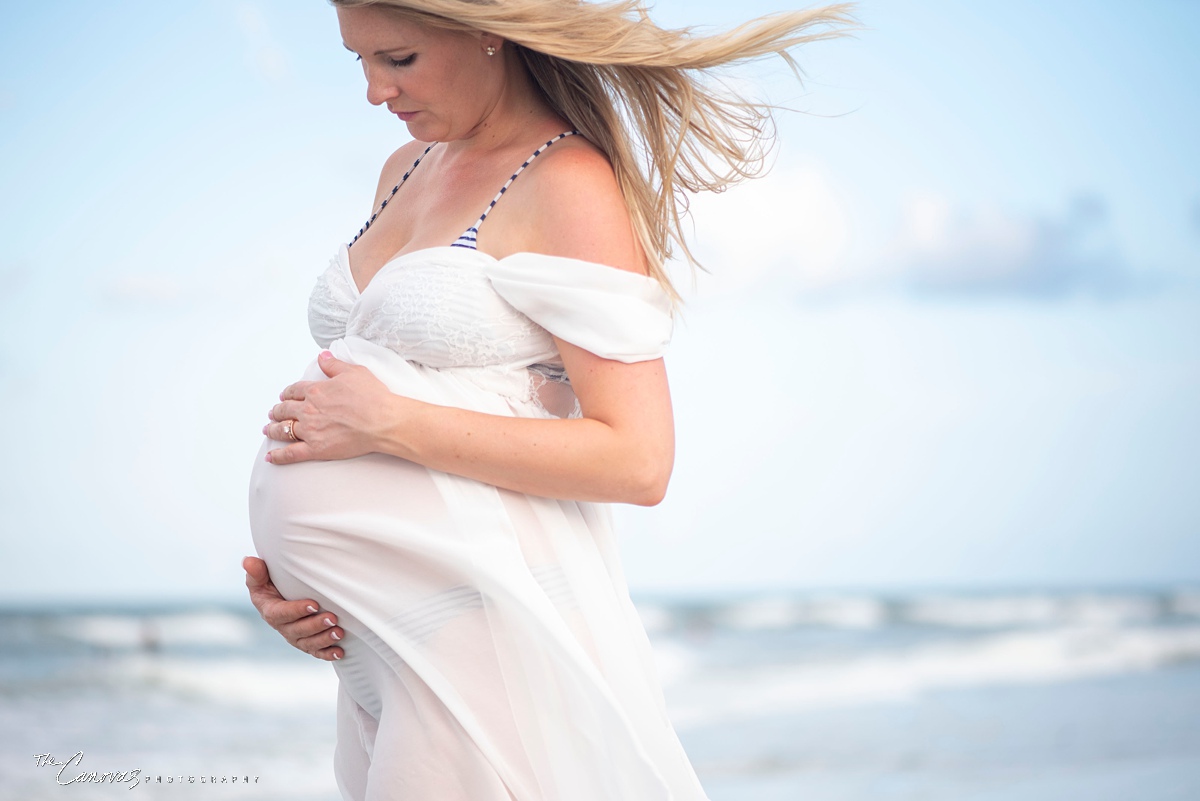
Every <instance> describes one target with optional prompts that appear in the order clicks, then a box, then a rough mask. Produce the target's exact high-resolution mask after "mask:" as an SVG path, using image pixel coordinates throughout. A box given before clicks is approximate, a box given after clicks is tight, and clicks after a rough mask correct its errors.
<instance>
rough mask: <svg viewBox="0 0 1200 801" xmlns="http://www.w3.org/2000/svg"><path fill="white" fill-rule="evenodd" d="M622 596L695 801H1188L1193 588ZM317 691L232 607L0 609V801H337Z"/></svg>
mask: <svg viewBox="0 0 1200 801" xmlns="http://www.w3.org/2000/svg"><path fill="white" fill-rule="evenodd" d="M634 600H635V602H636V604H637V607H638V611H639V612H640V614H641V616H642V619H643V622H644V624H645V626H646V629H647V631H648V632H649V634H650V637H651V641H652V643H653V645H654V651H655V657H656V660H657V663H658V669H659V673H660V677H661V680H662V682H663V687H664V693H665V695H666V698H667V704H668V707H669V710H670V712H671V718H672V721H673V722H674V725H675V728H676V730H677V731H678V733H679V736H680V739H681V740H682V742H683V744H684V747H685V748H686V749H687V751H688V754H689V756H690V757H691V759H692V763H693V764H694V765H695V767H696V771H697V773H698V774H699V776H700V779H701V781H702V782H703V784H704V786H705V789H706V790H707V792H708V794H709V796H710V798H711V799H712V801H867V799H869V800H870V801H891V800H893V799H894V800H895V801H901V800H903V801H917V799H920V800H921V801H943V800H945V801H1018V799H1019V801H1067V800H1070V801H1074V800H1075V799H1081V800H1083V801H1134V800H1135V799H1136V801H1185V800H1186V801H1195V800H1196V799H1200V587H1160V588H1151V589H1145V588H1143V589H1095V590H1087V591H1084V590H1078V589H1075V590H1070V591H1066V590H1059V591H1049V590H1044V589H1038V590H1035V589H1027V590H1021V591H1007V592H990V593H988V592H949V591H941V592H934V591H930V592H908V593H895V594H881V593H866V592H857V593H855V592H844V593H821V594H816V593H787V594H775V595H769V596H767V595H759V596H741V597H711V598H701V597H692V598H678V597H675V598H666V597H657V598H656V597H642V596H638V595H635V596H634ZM335 689H336V679H335V678H334V675H333V669H332V667H331V666H329V665H328V664H325V663H322V662H318V661H316V660H313V659H311V658H310V657H307V656H305V655H303V654H301V653H299V652H297V651H294V650H292V649H291V648H290V647H289V646H288V645H287V644H286V643H285V642H284V641H283V639H282V638H281V637H279V635H277V634H276V633H275V632H273V631H272V630H270V629H269V628H268V627H267V626H266V625H265V624H264V623H263V622H262V621H261V620H259V618H258V615H257V613H256V612H255V611H254V609H253V607H251V606H250V605H249V602H248V601H247V602H246V603H243V604H234V605H222V604H188V605H184V604H175V605H109V606H76V607H67V606H59V607H49V606H47V607H40V608H32V607H31V608H7V609H0V799H3V800H4V801H7V799H13V800H14V801H15V800H16V799H20V800H21V801H43V799H54V800H55V801H58V800H59V799H61V798H63V797H64V796H68V795H69V796H70V797H72V798H87V799H108V798H130V797H135V796H141V797H152V798H163V799H193V798H204V799H214V798H221V799H226V798H229V799H263V800H264V801H266V800H270V801H275V800H276V799H278V801H338V799H339V796H338V792H337V788H336V785H335V784H334V781H333V772H332V749H333V739H334V724H333V721H334V704H335ZM64 763H65V764H64ZM134 771H136V772H137V773H136V775H135V774H134ZM91 772H95V773H106V772H107V773H110V774H113V773H115V774H117V776H115V777H114V780H113V781H112V782H110V783H95V782H84V781H79V782H75V783H74V784H73V785H72V786H71V789H66V788H64V787H62V786H60V785H59V782H60V781H62V782H69V781H70V780H71V779H72V778H74V777H76V776H79V775H80V774H85V775H86V774H88V773H91Z"/></svg>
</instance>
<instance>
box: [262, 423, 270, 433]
mask: <svg viewBox="0 0 1200 801" xmlns="http://www.w3.org/2000/svg"><path fill="white" fill-rule="evenodd" d="M268 426H270V423H268V424H267V425H265V426H263V433H264V434H266V433H267V428H268Z"/></svg>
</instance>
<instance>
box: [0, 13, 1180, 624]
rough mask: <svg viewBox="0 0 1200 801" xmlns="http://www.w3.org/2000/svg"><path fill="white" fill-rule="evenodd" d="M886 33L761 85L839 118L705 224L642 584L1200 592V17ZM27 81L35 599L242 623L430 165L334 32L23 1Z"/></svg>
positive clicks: (18, 460) (10, 364)
mask: <svg viewBox="0 0 1200 801" xmlns="http://www.w3.org/2000/svg"><path fill="white" fill-rule="evenodd" d="M780 8H782V6H778V5H772V4H770V3H768V2H766V0H750V2H744V3H739V4H718V3H713V2H707V1H706V2H699V3H695V2H693V3H684V2H682V0H670V1H667V0H663V1H661V2H659V3H657V4H656V6H655V7H654V15H655V17H656V18H657V19H658V20H660V21H661V22H663V23H665V24H669V25H686V24H696V25H703V26H726V25H730V24H734V23H736V22H739V21H741V20H742V19H744V18H745V17H749V16H751V15H756V14H762V13H769V12H771V11H775V10H779V9H780ZM858 15H859V17H860V19H861V20H862V21H863V23H864V24H865V25H866V26H867V28H866V29H865V30H863V31H861V32H859V33H858V35H857V37H856V38H854V39H843V40H839V41H833V42H824V43H819V44H817V45H814V46H812V47H810V48H808V49H807V50H805V51H804V53H803V54H802V56H801V62H802V65H803V67H804V69H805V71H806V75H807V82H806V85H805V87H804V89H803V90H800V89H798V88H797V86H796V84H795V83H794V81H791V80H790V79H789V73H788V72H787V71H786V69H784V68H782V67H781V66H780V65H778V64H774V65H772V64H759V65H752V66H750V67H748V68H745V69H743V70H740V71H739V72H738V73H737V75H738V76H740V77H739V78H738V80H739V81H741V82H743V83H744V84H745V85H747V86H749V87H753V90H754V91H757V92H761V93H762V96H764V97H768V98H770V99H772V100H774V101H775V102H778V103H781V104H784V105H789V106H793V107H798V108H800V109H803V110H804V111H806V112H807V113H781V114H780V116H779V134H780V136H779V142H778V146H777V148H776V151H775V154H774V165H773V169H772V171H771V173H770V175H769V176H767V177H765V178H762V179H760V180H757V181H753V182H750V183H747V184H745V185H743V186H740V187H737V188H735V189H733V190H731V191H729V192H727V193H725V194H723V195H720V196H714V197H701V198H698V199H697V200H696V203H695V227H696V243H697V248H698V252H699V253H700V255H701V257H702V259H703V260H704V262H705V264H706V265H707V266H708V267H709V268H710V269H711V270H712V275H702V276H701V277H700V279H699V281H698V284H697V287H696V289H695V290H694V291H691V292H690V295H689V301H690V302H689V305H688V309H687V311H686V312H685V318H684V319H683V320H682V321H681V322H680V323H679V324H678V325H677V328H676V335H675V339H674V341H673V344H672V352H671V355H670V356H669V358H668V369H669V371H670V375H671V381H672V391H673V395H674V399H675V405H676V414H677V425H678V438H679V447H678V459H677V466H676V472H675V475H674V478H673V482H672V487H671V490H670V493H669V495H668V498H667V500H666V501H664V503H663V504H661V505H660V506H658V507H655V508H653V509H642V508H634V507H620V508H618V522H619V524H620V526H621V542H622V551H623V554H624V556H625V563H626V571H627V575H628V578H629V580H630V583H631V586H632V587H633V588H634V589H635V590H640V591H647V592H649V591H672V592H682V591H688V592H692V591H697V592H698V591H719V590H737V589H740V588H746V587H751V586H757V585H765V586H773V587H797V588H839V587H841V588H851V587H879V588H899V587H916V586H953V587H981V588H983V587H996V586H1014V585H1016V586H1019V585H1028V584H1052V585H1053V584H1094V583H1145V582H1175V581H1193V582H1194V581H1200V537H1198V536H1197V533H1198V531H1200V502H1198V501H1197V500H1196V498H1195V497H1194V495H1195V487H1196V486H1198V485H1200V470H1198V468H1197V466H1196V465H1197V462H1196V458H1195V453H1197V452H1198V451H1200V416H1198V414H1197V408H1200V403H1198V402H1200V284H1198V281H1197V279H1198V267H1200V156H1198V155H1197V148H1196V147H1195V146H1194V142H1193V141H1192V140H1194V138H1195V131H1196V130H1200V104H1197V103H1195V102H1194V95H1195V87H1196V86H1197V85H1200V51H1198V49H1197V48H1196V47H1195V41H1196V37H1197V33H1198V32H1200V6H1197V5H1195V4H1193V3H1187V2H1179V1H1177V2H1168V1H1167V0H1160V1H1159V2H1151V3H1147V4H1143V5H1141V6H1139V8H1138V13H1137V14H1136V15H1132V14H1131V13H1130V11H1129V8H1128V6H1124V5H1120V4H1117V3H1102V2H1088V3H1084V2H1055V3H1049V4H1047V3H1033V2H1012V3H1005V4H980V3H968V2H965V0H962V1H960V2H921V3H916V2H902V3H897V2H890V3H883V2H863V3H860V4H859V14H858ZM0 45H2V47H0V121H2V122H3V125H0V153H3V156H2V157H0V186H2V187H3V190H4V191H3V192H0V221H2V222H0V232H2V234H3V236H2V237H0V279H3V284H4V286H5V291H4V292H3V293H0V326H3V333H4V337H3V339H2V340H0V419H2V420H4V421H5V422H6V423H7V426H8V429H9V430H8V432H7V436H6V438H5V439H6V445H7V448H6V451H7V453H8V457H9V458H7V459H6V460H5V462H4V465H5V466H4V467H3V468H0V470H3V475H2V478H3V481H2V482H0V500H2V502H3V509H4V512H3V517H0V520H2V521H3V524H2V525H3V529H4V537H3V540H2V541H3V555H4V559H3V564H4V567H3V568H2V569H3V570H4V571H5V576H4V578H5V581H4V589H3V590H2V591H0V595H2V597H3V598H4V599H6V600H14V601H18V600H36V599H42V598H66V597H75V598H96V597H163V596H175V597H236V596H238V595H239V594H240V593H241V592H242V588H241V574H240V570H239V568H238V563H239V559H240V557H241V555H243V554H244V553H249V552H250V550H251V544H250V539H249V533H248V530H247V525H246V512H245V504H246V481H247V478H248V475H249V470H250V464H251V459H252V458H253V456H254V454H255V452H256V450H257V447H258V443H259V434H258V431H259V428H260V427H261V425H262V421H263V419H264V416H265V413H266V410H267V408H268V407H269V406H270V404H271V402H272V399H273V398H274V397H275V395H276V394H277V393H278V391H279V389H281V388H282V387H283V386H284V385H285V384H287V383H289V382H290V381H291V380H294V378H295V377H296V375H297V374H298V372H299V370H300V369H301V368H302V367H303V365H305V364H307V362H308V361H309V359H310V358H311V357H312V355H313V354H314V353H315V350H316V348H315V345H314V344H313V342H312V340H311V338H310V337H309V335H308V332H307V329H306V316H305V304H306V302H307V297H308V293H309V291H310V289H311V287H312V282H313V280H314V279H315V277H316V275H317V274H318V273H319V272H321V270H323V269H324V267H325V265H326V263H327V261H328V259H329V257H330V256H332V254H333V252H334V249H335V248H336V245H337V243H338V242H339V241H343V240H345V239H348V238H349V237H350V236H352V235H353V233H354V232H355V231H357V230H358V228H359V226H361V224H362V222H363V220H364V219H365V218H366V216H367V215H368V214H369V211H370V208H369V207H370V203H371V196H372V192H373V189H374V186H375V182H376V179H377V176H378V170H379V167H380V165H381V164H382V161H383V159H384V158H385V157H386V156H387V154H389V153H390V152H391V151H392V150H394V149H395V147H397V146H398V145H399V144H401V143H402V142H403V141H405V139H406V137H407V134H406V132H405V130H404V128H403V126H402V125H400V124H398V123H397V122H396V120H395V119H394V118H392V117H390V115H387V114H386V112H384V111H382V110H380V109H378V108H375V107H372V106H370V105H369V104H367V102H366V100H365V85H364V82H363V79H362V75H361V71H360V70H359V68H358V65H357V64H356V63H355V62H354V60H353V56H351V55H350V54H349V53H347V52H346V51H345V50H343V49H342V47H341V44H340V40H339V37H338V32H337V26H336V21H335V17H334V12H333V10H332V9H331V8H330V7H329V6H328V5H327V4H326V3H324V2H318V1H317V0H314V1H313V2H309V3H295V2H283V0H276V1H275V2H266V1H264V2H254V3H251V2H232V0H207V2H195V3H188V4H163V3H150V2H126V3H121V4H117V5H115V6H110V7H104V6H96V5H95V4H89V3H81V2H74V3H66V4H56V6H55V7H54V9H53V10H51V9H50V8H48V7H43V6H39V5H38V4H24V5H18V6H16V7H14V8H12V9H10V10H8V11H6V25H5V26H4V28H3V30H2V31H0ZM681 275H682V273H681ZM681 281H682V283H683V285H684V286H687V279H686V278H681Z"/></svg>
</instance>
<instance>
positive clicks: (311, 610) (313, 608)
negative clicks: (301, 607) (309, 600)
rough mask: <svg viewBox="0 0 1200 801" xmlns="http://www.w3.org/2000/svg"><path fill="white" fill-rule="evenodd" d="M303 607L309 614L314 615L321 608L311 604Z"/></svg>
mask: <svg viewBox="0 0 1200 801" xmlns="http://www.w3.org/2000/svg"><path fill="white" fill-rule="evenodd" d="M305 608H306V609H307V610H308V613H309V614H310V615H315V614H316V613H317V612H319V611H321V610H319V609H317V607H315V606H313V605H312V604H309V605H308V606H307V607H305Z"/></svg>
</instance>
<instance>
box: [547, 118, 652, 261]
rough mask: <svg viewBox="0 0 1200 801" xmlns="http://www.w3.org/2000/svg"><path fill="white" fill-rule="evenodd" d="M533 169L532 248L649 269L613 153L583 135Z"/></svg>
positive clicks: (557, 146) (549, 152)
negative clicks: (600, 147)
mask: <svg viewBox="0 0 1200 801" xmlns="http://www.w3.org/2000/svg"><path fill="white" fill-rule="evenodd" d="M543 159H544V161H543V163H541V164H539V165H537V167H538V168H537V169H536V170H530V171H529V172H530V175H529V177H530V179H531V180H530V184H532V186H528V187H526V189H527V190H530V191H527V192H526V194H525V198H526V203H525V204H523V205H525V206H526V209H525V210H526V212H527V215H528V216H527V218H526V219H527V221H528V226H529V227H528V236H529V238H530V242H529V249H530V250H532V251H533V252H536V253H548V254H550V255H552V256H565V257H568V258H574V259H581V260H583V261H591V262H597V263H599V264H607V265H611V266H613V267H617V268H619V269H622V270H629V271H631V272H636V273H642V274H643V275H645V274H646V273H647V272H648V271H647V268H646V260H645V258H644V256H643V255H642V250H641V247H640V245H639V244H638V242H637V237H636V236H635V234H634V230H633V224H632V221H631V219H630V216H629V210H628V208H627V207H626V205H625V198H624V196H623V195H622V194H621V188H620V185H619V184H618V183H617V177H616V173H615V172H614V171H613V167H612V164H611V163H609V160H608V157H607V156H605V155H604V153H603V151H601V150H600V149H599V148H598V147H596V146H595V145H594V144H592V143H591V142H589V141H587V140H586V139H584V138H583V137H582V136H570V137H567V138H565V139H563V140H561V141H559V142H556V143H555V144H554V146H553V147H550V148H548V149H547V150H546V151H545V152H543V153H542V155H541V156H539V157H538V160H539V161H542V160H543Z"/></svg>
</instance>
